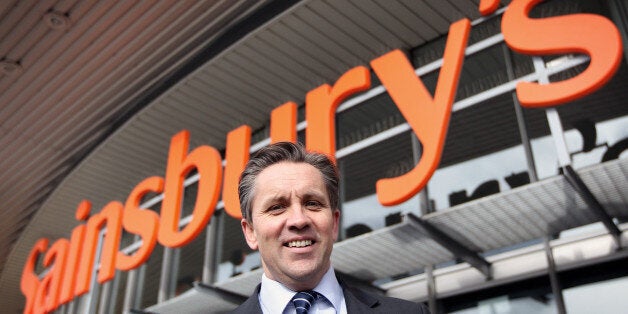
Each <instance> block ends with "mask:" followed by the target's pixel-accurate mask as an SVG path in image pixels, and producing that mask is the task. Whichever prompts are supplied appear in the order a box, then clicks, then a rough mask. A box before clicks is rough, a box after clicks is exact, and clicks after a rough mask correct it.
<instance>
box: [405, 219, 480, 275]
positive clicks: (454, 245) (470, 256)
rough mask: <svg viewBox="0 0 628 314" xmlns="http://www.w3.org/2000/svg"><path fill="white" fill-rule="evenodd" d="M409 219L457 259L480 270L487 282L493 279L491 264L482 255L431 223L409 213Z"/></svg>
mask: <svg viewBox="0 0 628 314" xmlns="http://www.w3.org/2000/svg"><path fill="white" fill-rule="evenodd" d="M408 217H409V218H410V220H411V221H412V222H414V223H416V224H417V225H419V226H420V227H421V228H422V229H423V230H424V231H425V232H426V233H427V234H428V235H429V236H430V237H431V238H432V239H434V240H435V241H436V242H438V243H439V244H440V245H442V246H443V247H445V248H446V249H447V250H449V251H450V252H451V253H453V254H454V255H455V256H456V257H459V258H461V259H462V260H464V261H465V262H467V263H469V264H470V265H471V266H473V267H474V268H476V269H477V270H479V271H480V272H481V273H482V274H483V275H484V276H485V277H486V279H487V280H488V279H491V278H492V277H493V276H492V273H491V263H489V262H488V261H487V260H486V259H484V257H482V256H480V254H478V253H477V252H475V251H473V250H471V249H469V248H467V247H466V246H464V245H462V244H460V243H459V242H458V241H456V240H454V239H453V238H452V237H450V236H449V235H447V234H446V233H444V232H443V231H441V230H439V229H438V228H436V227H434V226H432V225H431V224H430V223H428V222H427V221H425V220H423V219H421V218H419V217H417V216H416V215H414V214H412V213H409V214H408Z"/></svg>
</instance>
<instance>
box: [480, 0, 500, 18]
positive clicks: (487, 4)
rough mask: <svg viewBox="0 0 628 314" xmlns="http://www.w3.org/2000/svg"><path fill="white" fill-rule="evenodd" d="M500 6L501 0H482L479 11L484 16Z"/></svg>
mask: <svg viewBox="0 0 628 314" xmlns="http://www.w3.org/2000/svg"><path fill="white" fill-rule="evenodd" d="M498 7H499V0H480V6H479V11H480V14H482V15H483V16H487V15H490V14H493V12H495V10H497V8H498Z"/></svg>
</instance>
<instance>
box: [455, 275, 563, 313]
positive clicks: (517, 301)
mask: <svg viewBox="0 0 628 314" xmlns="http://www.w3.org/2000/svg"><path fill="white" fill-rule="evenodd" d="M442 305H443V308H444V312H445V313H456V314H519V313H521V314H524V313H526V314H527V313H539V314H551V313H557V307H556V300H555V298H554V295H553V294H552V292H551V289H550V283H549V279H548V278H547V277H539V278H533V279H529V280H525V281H520V282H516V283H512V284H508V285H502V286H498V287H494V288H488V289H485V290H480V291H475V292H472V293H469V294H465V295H459V296H455V297H451V298H446V299H443V300H442Z"/></svg>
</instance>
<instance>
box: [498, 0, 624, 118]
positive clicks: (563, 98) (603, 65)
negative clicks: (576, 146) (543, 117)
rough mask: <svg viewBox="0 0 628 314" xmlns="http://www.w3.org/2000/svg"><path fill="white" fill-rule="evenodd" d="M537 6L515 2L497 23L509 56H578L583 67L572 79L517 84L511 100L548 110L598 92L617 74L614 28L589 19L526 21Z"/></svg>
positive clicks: (617, 39) (602, 20)
mask: <svg viewBox="0 0 628 314" xmlns="http://www.w3.org/2000/svg"><path fill="white" fill-rule="evenodd" d="M539 2H540V0H515V1H512V3H511V4H510V5H509V6H508V8H507V9H506V11H505V12H504V16H503V17H502V33H503V34H504V40H505V41H506V44H508V46H509V47H510V48H512V49H513V50H515V51H517V52H519V53H524V54H532V55H544V54H566V53H582V54H587V55H589V57H590V58H591V61H590V63H589V66H588V67H587V69H586V70H584V71H583V72H582V73H580V74H579V75H577V76H576V77H573V78H570V79H567V80H564V81H561V82H553V83H550V84H545V85H541V84H538V83H532V82H521V83H519V84H517V97H518V98H519V101H520V102H521V105H522V106H525V107H548V106H553V105H559V104H563V103H566V102H569V101H572V100H574V99H577V98H580V97H583V96H585V95H588V94H590V93H592V92H594V91H595V90H597V89H598V88H600V87H602V86H603V85H604V84H605V83H606V82H608V80H610V78H611V77H612V76H613V74H614V73H615V71H617V69H618V68H619V64H620V62H621V57H622V46H621V37H620V35H619V31H618V30H617V28H616V27H615V25H614V24H613V23H612V22H611V21H609V20H608V19H606V18H605V17H602V16H599V15H594V14H570V15H567V16H557V17H549V18H543V19H531V18H529V17H528V14H529V13H530V10H532V8H533V7H534V6H535V5H536V4H538V3H539Z"/></svg>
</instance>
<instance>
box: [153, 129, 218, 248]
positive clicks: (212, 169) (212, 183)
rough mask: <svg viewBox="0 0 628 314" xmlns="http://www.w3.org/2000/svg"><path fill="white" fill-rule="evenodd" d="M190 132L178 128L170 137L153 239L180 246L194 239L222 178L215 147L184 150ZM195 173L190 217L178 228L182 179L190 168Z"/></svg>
mask: <svg viewBox="0 0 628 314" xmlns="http://www.w3.org/2000/svg"><path fill="white" fill-rule="evenodd" d="M189 142H190V132H188V131H181V132H179V133H177V134H176V135H175V136H173V137H172V140H171V142H170V152H169V153H168V165H167V167H166V183H165V187H164V199H163V201H162V203H161V221H160V223H159V233H158V235H157V239H158V241H159V243H161V244H163V245H164V246H168V247H181V246H184V245H186V244H188V243H190V241H192V240H194V238H195V237H196V236H198V235H199V234H200V233H201V232H202V231H203V228H204V227H205V225H207V223H208V222H209V219H210V218H211V216H212V215H213V213H214V210H215V207H216V203H217V201H218V195H219V193H220V183H221V182H222V160H221V158H220V154H219V153H218V151H217V150H216V149H215V148H213V147H210V146H199V147H197V148H196V149H194V150H193V151H192V152H191V153H190V154H188V155H187V156H186V154H187V151H188V146H189ZM194 169H196V170H197V171H198V174H199V176H200V177H199V180H198V193H197V196H196V204H195V205H194V210H193V211H192V220H191V221H190V223H189V224H188V225H187V226H185V227H184V228H183V229H182V230H180V231H179V220H180V218H181V204H182V200H183V199H182V196H183V181H184V179H185V177H186V176H187V175H188V173H190V172H191V171H192V170H194Z"/></svg>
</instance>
